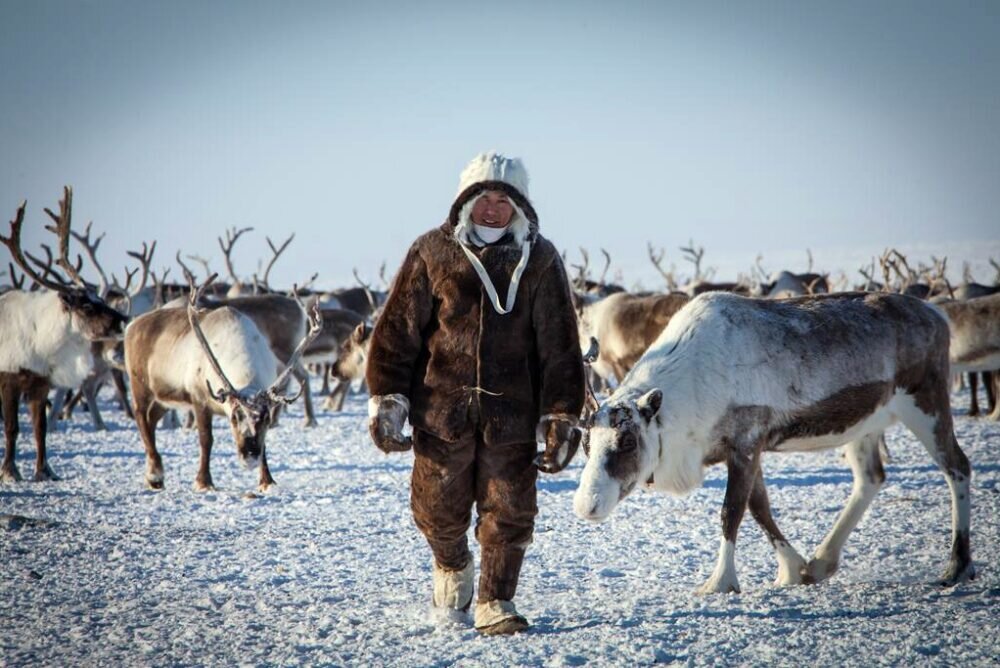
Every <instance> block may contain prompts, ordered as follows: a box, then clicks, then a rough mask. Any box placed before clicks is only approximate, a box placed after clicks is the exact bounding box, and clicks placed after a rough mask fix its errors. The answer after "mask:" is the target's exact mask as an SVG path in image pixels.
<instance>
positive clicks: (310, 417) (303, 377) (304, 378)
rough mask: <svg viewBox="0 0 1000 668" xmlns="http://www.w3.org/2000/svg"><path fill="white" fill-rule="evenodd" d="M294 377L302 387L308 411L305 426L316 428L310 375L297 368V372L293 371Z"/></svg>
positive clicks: (304, 402) (303, 398) (303, 400)
mask: <svg viewBox="0 0 1000 668" xmlns="http://www.w3.org/2000/svg"><path fill="white" fill-rule="evenodd" d="M292 375H293V376H295V380H296V381H298V383H299V384H300V385H302V403H303V404H304V405H305V411H306V424H305V426H307V427H315V426H316V415H315V414H314V413H313V402H312V394H311V393H310V390H309V373H308V372H306V370H305V369H303V368H302V367H301V366H296V367H295V370H294V371H292Z"/></svg>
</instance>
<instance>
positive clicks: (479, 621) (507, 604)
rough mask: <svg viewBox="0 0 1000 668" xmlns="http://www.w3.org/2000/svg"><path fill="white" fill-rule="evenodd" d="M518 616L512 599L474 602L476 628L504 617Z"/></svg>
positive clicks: (492, 623) (489, 624)
mask: <svg viewBox="0 0 1000 668" xmlns="http://www.w3.org/2000/svg"><path fill="white" fill-rule="evenodd" d="M513 617H520V615H519V614H518V612H517V608H515V607H514V602H513V601H486V602H485V603H476V628H477V629H484V628H486V627H488V626H493V625H494V624H499V623H500V622H502V621H504V620H505V619H511V618H513Z"/></svg>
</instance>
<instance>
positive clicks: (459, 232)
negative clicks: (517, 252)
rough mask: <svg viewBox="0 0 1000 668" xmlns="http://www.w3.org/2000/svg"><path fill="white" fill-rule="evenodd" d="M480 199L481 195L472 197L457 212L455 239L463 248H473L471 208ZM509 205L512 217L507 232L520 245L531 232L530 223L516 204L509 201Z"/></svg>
mask: <svg viewBox="0 0 1000 668" xmlns="http://www.w3.org/2000/svg"><path fill="white" fill-rule="evenodd" d="M480 197H482V194H480V195H477V196H476V197H473V198H472V199H470V200H469V201H468V202H466V203H465V204H463V205H462V208H461V210H459V212H458V220H457V221H456V223H455V233H454V234H455V238H456V239H457V240H458V242H459V243H460V244H463V245H465V246H475V245H476V244H475V242H474V241H473V238H472V230H473V227H472V226H473V222H472V207H474V206H475V205H476V201H477V200H478V199H479V198H480ZM510 205H511V206H512V207H513V208H514V215H513V216H512V217H511V219H510V223H509V224H508V225H507V228H506V229H507V230H508V231H509V232H510V233H511V234H513V235H514V240H515V241H516V242H517V243H518V244H519V245H520V244H523V243H524V240H525V239H527V238H528V233H530V232H531V223H530V222H529V221H528V217H527V216H526V215H524V211H522V210H521V207H519V206H518V205H517V204H515V203H514V201H513V200H511V203H510Z"/></svg>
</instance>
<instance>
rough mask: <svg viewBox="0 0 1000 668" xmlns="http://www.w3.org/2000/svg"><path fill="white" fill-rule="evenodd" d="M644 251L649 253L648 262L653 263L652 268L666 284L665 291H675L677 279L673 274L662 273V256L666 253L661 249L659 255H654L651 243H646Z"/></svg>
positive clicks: (671, 272)
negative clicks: (654, 268)
mask: <svg viewBox="0 0 1000 668" xmlns="http://www.w3.org/2000/svg"><path fill="white" fill-rule="evenodd" d="M646 251H647V252H648V253H649V261H650V262H652V263H653V266H654V267H656V271H658V272H659V273H660V276H662V277H663V280H665V281H666V282H667V290H671V291H672V290H674V289H676V288H677V279H676V278H674V272H673V271H669V272H668V271H664V269H663V266H662V264H661V263H662V262H663V256H664V255H665V254H666V251H665V250H663V249H662V248H661V249H660V252H659V254H656V252H655V251H654V250H653V242H652V241H647V242H646Z"/></svg>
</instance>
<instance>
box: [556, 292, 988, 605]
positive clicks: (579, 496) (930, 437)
mask: <svg viewBox="0 0 1000 668" xmlns="http://www.w3.org/2000/svg"><path fill="white" fill-rule="evenodd" d="M948 337H949V333H948V324H947V322H946V320H945V318H944V317H943V315H942V314H941V312H940V311H938V310H936V309H935V308H934V307H933V306H930V305H927V304H925V303H923V302H921V301H919V300H917V299H914V298H912V297H907V296H903V295H888V294H866V293H840V294H836V295H818V296H813V297H803V298H797V299H789V300H781V301H772V300H765V299H747V298H743V297H737V296H735V295H728V294H724V293H713V294H709V295H702V296H700V297H697V298H696V299H694V300H692V301H691V302H690V303H689V304H688V305H687V306H686V307H685V308H684V309H682V310H681V311H680V312H679V313H678V314H677V315H675V316H674V318H673V319H672V320H671V321H670V324H669V325H668V326H667V328H666V329H665V330H664V331H663V333H662V334H661V335H660V338H659V339H657V341H656V342H655V343H654V344H653V345H652V346H651V347H650V349H649V350H648V351H646V354H645V355H644V356H643V357H642V359H640V360H639V362H638V363H637V364H636V365H635V367H633V368H632V371H631V372H630V373H629V375H628V376H627V377H626V378H625V381H624V382H623V383H622V384H621V385H620V386H619V387H618V389H617V391H616V392H615V393H614V394H613V395H612V396H611V397H610V398H609V399H608V400H607V401H605V402H604V404H603V405H602V406H601V407H600V409H599V410H598V411H597V413H596V414H595V415H594V416H593V419H592V423H591V425H590V428H589V429H588V431H587V433H586V436H585V441H584V446H585V448H584V450H585V452H587V453H588V456H589V459H588V461H587V464H586V467H585V468H584V471H583V474H582V476H581V478H580V484H579V487H578V489H577V491H576V494H575V496H574V500H573V503H574V509H575V511H576V513H577V515H579V516H580V517H581V518H585V519H588V520H594V521H601V520H603V519H605V518H606V517H607V516H608V515H609V514H610V513H611V511H612V510H613V509H614V507H615V506H616V505H617V504H618V502H619V501H621V500H622V499H624V498H625V497H626V496H628V494H629V493H631V492H632V490H634V489H635V487H636V485H637V484H638V483H640V482H642V481H649V479H650V478H652V481H651V484H652V485H653V487H655V488H656V489H659V490H665V491H668V492H672V493H675V494H681V493H685V492H688V491H690V490H692V489H694V488H695V487H697V486H698V485H700V484H701V482H702V477H703V473H704V467H706V466H708V465H712V464H716V463H721V462H724V463H725V464H726V467H727V469H728V472H729V479H728V483H727V486H726V494H725V501H724V503H723V509H722V534H723V536H722V541H721V545H720V549H719V557H718V563H717V565H716V568H715V571H714V572H713V573H712V575H711V577H710V578H709V579H708V581H707V582H706V583H705V584H704V585H703V586H702V587H701V589H700V591H701V592H702V593H712V592H733V591H737V592H738V591H739V581H738V578H737V574H736V563H735V545H736V534H737V530H738V528H739V525H740V521H741V520H742V518H743V513H744V511H745V510H746V508H747V507H748V505H749V508H750V512H751V514H752V515H753V517H754V519H755V520H756V521H757V523H758V524H760V526H761V527H762V528H763V529H764V532H765V534H766V535H767V537H768V539H769V541H770V543H771V545H772V547H773V548H774V551H775V554H776V556H777V560H778V578H777V581H776V584H777V585H792V584H811V583H815V582H819V581H821V580H824V579H826V578H828V577H830V576H831V575H832V574H833V573H834V572H835V571H836V570H837V566H838V562H839V560H840V555H841V549H842V547H843V545H844V541H845V540H846V539H847V536H848V534H849V533H850V532H851V530H852V529H853V528H854V527H855V526H856V525H857V523H858V521H859V520H860V519H861V517H862V515H863V514H864V511H865V509H866V508H867V507H868V505H869V504H870V503H871V501H872V498H873V497H874V495H875V493H876V492H877V490H878V489H879V488H880V487H881V485H882V483H883V481H884V479H885V472H884V470H883V468H882V461H881V459H880V457H879V442H880V440H881V438H882V432H883V431H884V430H885V429H886V428H887V427H888V426H889V425H890V424H892V423H893V422H896V421H897V420H902V421H903V423H904V424H905V425H906V426H907V427H908V428H909V429H910V430H911V431H912V432H913V433H914V434H915V435H916V436H917V438H918V439H919V440H920V441H921V442H922V443H923V445H924V447H926V448H927V451H928V452H929V453H930V455H931V458H932V459H933V460H934V462H935V463H936V464H937V465H938V467H939V468H940V469H941V470H942V472H943V473H944V476H945V479H946V480H947V482H948V485H949V487H950V489H951V502H952V550H951V561H950V563H949V566H948V568H947V570H946V571H945V574H944V576H943V578H942V580H941V582H942V584H944V585H954V584H956V583H959V582H962V581H965V580H969V579H972V578H973V577H974V576H975V569H974V566H973V563H972V559H971V556H970V548H969V522H970V507H969V493H970V486H969V476H970V468H969V462H968V460H967V459H966V457H965V454H964V453H963V452H962V450H961V449H960V448H959V445H958V441H957V440H956V439H955V433H954V429H953V427H952V417H951V407H950V404H949V394H948V377H949V374H948ZM845 443H846V444H847V460H848V462H849V463H850V466H851V469H852V471H853V473H854V489H853V491H852V493H851V496H850V498H849V499H848V502H847V506H846V507H845V508H844V510H843V512H841V514H840V516H839V517H838V518H837V521H836V524H835V525H834V527H833V530H832V531H831V532H830V533H829V534H828V535H827V537H826V538H825V539H824V540H823V542H822V544H821V545H820V546H819V548H818V549H817V551H816V553H815V555H814V556H813V558H812V559H811V560H810V561H808V562H806V561H805V560H804V559H803V558H802V557H801V556H800V555H799V553H798V552H797V551H796V550H795V549H794V548H793V547H792V546H791V545H790V544H789V542H788V541H787V540H786V539H785V537H784V536H783V535H782V533H781V531H780V530H779V529H778V527H777V525H776V524H775V522H774V519H773V518H772V516H771V512H770V507H769V503H768V498H767V491H766V489H765V487H764V478H763V475H762V474H761V468H760V457H761V455H762V454H763V453H765V452H789V451H805V452H809V451H816V450H822V449H828V448H834V447H837V446H839V445H842V444H845Z"/></svg>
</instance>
